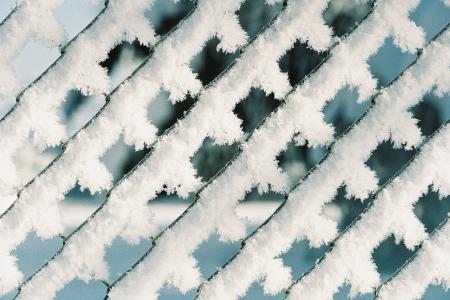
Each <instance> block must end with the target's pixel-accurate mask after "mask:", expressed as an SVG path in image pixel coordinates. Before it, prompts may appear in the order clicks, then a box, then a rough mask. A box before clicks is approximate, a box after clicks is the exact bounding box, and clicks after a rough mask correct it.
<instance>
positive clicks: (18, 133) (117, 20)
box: [0, 0, 155, 206]
mask: <svg viewBox="0 0 450 300" xmlns="http://www.w3.org/2000/svg"><path fill="white" fill-rule="evenodd" d="M28 2H30V3H39V2H42V1H28ZM47 2H48V3H56V2H58V1H47ZM152 2H153V0H133V1H132V2H130V3H128V4H124V3H123V1H120V0H110V1H108V2H106V7H105V8H104V9H103V10H102V12H101V13H100V14H99V15H98V16H97V17H96V18H95V19H94V20H93V21H92V22H91V23H90V24H89V25H88V26H87V27H86V28H85V29H84V30H83V31H82V32H81V33H79V34H78V35H76V36H75V37H74V38H73V39H72V40H71V41H70V42H69V43H68V44H67V45H66V46H64V48H62V55H61V56H60V57H59V58H58V59H57V60H56V61H55V62H54V63H53V64H52V66H50V67H49V68H48V69H47V70H46V71H45V72H44V73H43V74H42V75H41V76H39V78H37V79H36V80H35V81H34V82H32V83H31V84H30V85H29V86H28V87H27V88H25V89H24V90H23V91H22V92H21V93H20V94H19V96H18V97H17V103H16V105H15V106H14V107H13V108H12V109H11V111H10V112H9V113H8V114H7V115H6V116H5V117H3V118H2V119H1V121H0V136H1V137H2V138H1V140H0V156H1V157H2V159H1V161H0V169H1V170H2V172H0V190H1V196H2V197H5V196H7V195H10V194H14V193H15V192H16V189H17V187H19V186H20V185H22V184H23V182H22V180H21V178H20V176H19V174H18V172H17V169H16V160H18V159H20V157H16V156H17V152H18V150H19V149H20V148H21V147H22V146H23V145H24V143H26V142H27V141H28V139H29V136H30V133H32V139H33V142H34V143H35V144H36V145H37V146H38V147H39V148H40V149H45V148H46V147H48V146H55V145H58V144H60V143H61V142H62V141H63V140H65V139H67V133H66V128H65V126H64V125H63V124H62V122H61V120H60V117H59V108H60V105H61V104H62V102H63V101H64V100H65V97H66V95H67V93H68V92H69V91H70V90H72V89H78V90H80V91H81V92H82V93H83V94H85V95H94V94H95V95H101V94H105V93H108V92H109V90H110V81H109V77H108V76H107V71H106V69H104V68H102V67H101V66H100V65H99V63H100V62H101V61H103V60H104V59H105V58H106V57H107V55H108V52H109V50H110V49H112V48H113V47H114V46H116V45H117V44H119V43H120V42H121V41H124V40H126V41H129V42H132V41H133V40H135V39H138V40H139V41H140V42H141V43H142V44H145V45H148V44H150V43H153V42H154V41H155V34H154V31H153V29H152V27H151V26H150V24H149V23H148V21H147V20H146V19H145V16H144V11H145V9H146V8H148V7H150V5H151V3H152ZM130 4H132V5H130ZM29 5H31V6H32V4H29ZM20 7H21V6H19V8H20ZM25 7H28V6H25ZM32 7H33V6H32ZM29 9H31V8H29ZM27 11H28V10H27ZM32 11H33V10H32ZM27 16H28V15H23V16H22V18H24V20H25V21H23V22H22V23H27V21H26V20H27V19H26V18H27ZM38 16H39V15H38ZM33 18H34V17H33ZM33 18H31V19H33ZM35 26H37V25H35ZM1 28H2V27H0V30H1ZM40 29H41V30H44V29H45V28H40ZM0 51H1V50H0ZM0 53H1V52H0ZM86 53H89V54H88V55H87V54H86ZM0 56H1V55H0ZM0 60H1V58H0ZM0 72H1V71H0ZM0 201H2V199H0ZM2 206H4V205H3V204H2Z"/></svg>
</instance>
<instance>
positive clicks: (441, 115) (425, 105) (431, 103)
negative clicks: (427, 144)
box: [410, 92, 450, 136]
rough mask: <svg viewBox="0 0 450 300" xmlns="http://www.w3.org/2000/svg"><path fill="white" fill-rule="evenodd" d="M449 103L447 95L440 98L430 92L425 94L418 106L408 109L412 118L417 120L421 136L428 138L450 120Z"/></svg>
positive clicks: (449, 99)
mask: <svg viewBox="0 0 450 300" xmlns="http://www.w3.org/2000/svg"><path fill="white" fill-rule="evenodd" d="M449 102H450V96H449V95H445V96H444V97H442V98H440V97H438V96H436V95H435V94H434V92H431V93H428V94H426V95H425V96H424V97H423V100H422V101H421V102H420V103H419V104H418V105H416V106H414V107H413V108H412V109H410V111H411V112H412V114H413V116H414V118H415V119H417V120H419V122H418V124H417V125H418V126H419V128H420V130H421V132H422V134H423V135H425V136H430V135H431V134H433V132H435V131H436V130H437V129H438V128H439V127H440V126H441V125H443V124H444V123H445V122H447V121H448V120H450V108H449V105H448V104H449Z"/></svg>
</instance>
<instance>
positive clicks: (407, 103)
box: [199, 29, 450, 299]
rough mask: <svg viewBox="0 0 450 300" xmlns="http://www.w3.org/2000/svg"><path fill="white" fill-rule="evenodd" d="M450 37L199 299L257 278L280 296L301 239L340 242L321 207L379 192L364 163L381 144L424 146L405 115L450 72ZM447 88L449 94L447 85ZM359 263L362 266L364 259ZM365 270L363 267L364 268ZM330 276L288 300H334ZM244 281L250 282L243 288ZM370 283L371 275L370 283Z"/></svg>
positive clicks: (378, 102) (398, 84)
mask: <svg viewBox="0 0 450 300" xmlns="http://www.w3.org/2000/svg"><path fill="white" fill-rule="evenodd" d="M449 36H450V33H449V30H448V29H447V30H446V31H444V32H443V33H442V34H441V35H440V36H439V38H438V40H436V41H434V42H432V43H431V44H430V45H429V46H427V47H426V48H425V49H424V50H423V52H422V54H421V55H420V58H419V59H418V60H417V61H416V62H415V64H414V65H413V66H411V67H410V68H409V69H408V70H407V71H405V72H404V73H403V74H402V75H401V76H400V77H399V78H397V79H396V80H395V81H394V82H393V83H392V84H391V85H390V86H389V87H387V88H386V89H384V90H382V91H381V92H380V93H379V94H378V95H377V97H376V98H375V104H374V105H373V106H372V107H371V108H370V109H369V110H368V111H367V112H366V113H365V115H364V116H363V117H362V118H361V119H360V120H359V121H358V122H357V123H355V124H354V125H353V126H352V127H351V129H350V130H349V131H348V132H347V133H346V134H344V135H343V136H342V137H340V138H339V139H338V140H337V141H336V142H335V143H334V144H333V146H332V149H331V150H330V152H329V153H328V155H327V157H326V158H325V159H324V160H323V161H322V162H321V163H320V164H319V165H317V166H316V167H315V168H314V169H313V170H312V171H310V172H309V173H308V175H307V176H306V177H305V178H304V179H303V180H302V181H301V182H300V183H299V184H298V185H297V186H296V187H294V189H293V190H292V191H291V192H290V194H289V197H288V198H287V200H286V201H285V202H284V203H283V204H282V205H281V206H280V208H279V209H277V211H276V212H275V213H274V214H273V215H272V216H271V217H270V218H269V220H267V221H266V222H264V223H263V224H262V225H261V226H260V227H259V228H258V229H257V230H256V231H255V232H254V233H253V234H252V235H250V236H249V237H248V238H247V239H245V241H244V242H243V246H242V248H241V250H240V251H239V252H238V254H236V255H235V256H234V257H233V258H232V259H231V260H230V261H229V262H228V263H227V264H226V265H225V267H224V269H223V270H220V271H219V272H218V273H217V274H216V275H215V276H213V277H212V278H211V279H210V281H209V282H208V284H206V285H205V286H204V287H203V288H202V289H201V292H200V297H199V298H201V299H208V298H210V297H214V296H217V295H218V294H220V293H224V292H228V293H229V291H230V289H231V287H233V288H234V289H235V290H236V291H238V292H237V293H236V294H233V295H236V296H240V295H242V294H243V292H245V289H246V288H248V286H249V285H250V283H251V282H253V281H255V280H260V279H264V281H265V283H264V289H265V291H266V292H267V293H271V294H276V293H278V292H280V291H281V290H282V289H283V288H286V287H287V286H288V285H289V284H290V281H291V274H290V269H289V268H287V267H285V266H284V265H283V263H282V260H281V259H280V258H278V257H279V255H281V254H282V253H284V252H286V251H287V250H288V249H289V248H290V247H291V245H292V243H294V242H295V241H296V240H302V239H304V238H307V239H308V240H309V241H310V244H311V245H312V246H319V245H321V244H323V243H326V242H329V241H330V240H331V239H333V238H334V237H335V236H336V224H335V222H333V221H331V220H329V219H327V218H326V217H325V216H324V215H323V214H322V209H323V205H324V204H325V203H327V202H329V201H331V200H332V199H333V197H334V195H335V194H336V191H337V189H338V188H339V187H340V186H342V185H345V187H346V190H347V197H348V198H351V197H355V198H360V199H364V198H366V197H367V196H368V195H369V194H370V193H371V192H373V191H374V190H375V189H376V188H377V178H376V176H375V173H374V172H373V171H372V170H370V169H369V168H368V167H367V166H366V165H365V161H367V159H368V158H369V157H370V154H371V153H372V152H373V151H374V150H375V149H376V147H377V146H378V144H379V143H381V142H382V141H386V140H389V139H391V140H392V142H393V143H394V146H396V147H401V146H405V147H412V146H415V145H417V144H418V143H419V142H420V141H421V133H420V130H419V129H418V128H417V126H416V121H415V120H414V119H413V118H412V116H411V115H410V114H409V113H408V109H409V108H410V107H412V106H414V105H416V104H417V103H418V102H419V101H420V99H421V97H422V96H423V95H424V94H425V93H426V92H427V91H429V90H431V89H432V88H433V86H435V85H436V84H438V85H439V83H440V79H441V78H445V76H446V75H447V74H448V71H449V63H450V56H449V54H448V53H449V52H448V50H449V47H450V44H449V42H450V39H449ZM445 89H446V90H448V86H447V87H445ZM404 212H405V210H402V214H401V216H398V215H397V217H398V218H399V220H400V219H402V218H403V217H404V218H403V219H402V221H403V220H405V221H406V220H410V219H411V218H409V219H408V218H407V217H408V216H409V215H408V214H406V213H405V214H404ZM410 213H412V212H410ZM411 223H413V222H411ZM413 224H415V223H413ZM414 229H416V227H414ZM408 238H410V235H409V236H408ZM408 242H409V241H407V243H408ZM350 257H352V258H354V257H353V256H350ZM355 265H356V266H359V265H360V264H359V261H358V264H355ZM366 265H367V264H362V267H361V268H363V267H365V266H366ZM329 272H330V274H327V276H326V278H327V279H326V280H321V282H320V288H319V285H314V286H312V287H311V286H309V285H306V286H305V288H304V289H301V290H300V289H299V290H298V292H297V290H296V289H292V290H291V293H290V294H289V297H292V298H293V299H296V298H304V299H328V298H331V297H332V295H333V292H334V291H335V290H334V289H331V288H330V289H328V287H330V286H331V287H334V284H335V282H334V281H333V280H332V278H333V275H334V274H337V275H339V274H341V273H340V272H339V270H334V269H333V270H331V271H329ZM237 274H239V276H237ZM362 277H366V276H359V277H352V279H354V280H360V281H357V283H361V282H363V281H364V279H363V278H362ZM238 278H239V279H238ZM243 278H245V283H242V281H243ZM328 278H330V280H329V282H328ZM371 278H372V277H371V276H367V279H368V280H369V279H371ZM324 281H325V282H324ZM352 288H353V289H355V290H356V291H358V292H366V291H367V286H365V285H361V286H358V285H356V284H355V285H354V286H352ZM336 289H337V287H336Z"/></svg>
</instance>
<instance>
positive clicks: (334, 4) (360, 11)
mask: <svg viewBox="0 0 450 300" xmlns="http://www.w3.org/2000/svg"><path fill="white" fill-rule="evenodd" d="M372 5H373V1H346V0H334V1H331V2H330V3H329V5H328V7H327V9H326V10H325V12H324V14H323V18H324V19H325V23H326V24H327V25H328V26H330V27H331V28H333V33H334V34H335V35H336V36H339V37H340V36H343V35H344V34H346V33H348V32H350V31H351V30H352V29H353V28H354V27H355V26H356V24H357V23H358V22H360V21H361V20H362V19H364V17H365V16H366V15H367V14H368V13H369V12H370V10H371V8H372Z"/></svg>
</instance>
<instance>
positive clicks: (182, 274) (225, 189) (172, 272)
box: [109, 1, 423, 299]
mask: <svg viewBox="0 0 450 300" xmlns="http://www.w3.org/2000/svg"><path fill="white" fill-rule="evenodd" d="M392 4H393V3H392V2H389V1H388V2H384V1H383V3H382V4H380V5H379V6H378V8H377V9H378V10H376V11H377V13H376V14H375V16H376V17H369V18H368V19H367V20H366V22H364V23H363V24H362V25H361V26H362V27H361V26H360V28H358V29H359V31H358V29H357V31H356V32H358V34H357V33H355V34H354V35H350V36H349V37H347V38H346V39H345V40H344V42H343V43H342V46H341V45H339V46H337V47H336V48H334V49H333V51H332V53H333V54H332V55H331V58H330V59H329V60H328V61H327V62H326V63H325V64H323V65H322V67H321V68H320V69H318V71H317V72H316V73H315V74H313V75H312V76H311V77H310V78H309V79H307V80H306V81H305V82H304V83H303V84H302V85H301V86H300V87H299V88H298V89H297V90H296V91H295V92H293V93H292V94H290V95H289V97H288V99H287V101H286V103H285V104H283V105H282V106H281V107H280V108H279V109H278V110H277V111H276V112H275V113H273V114H272V115H271V117H270V118H269V119H268V120H266V122H265V124H264V125H262V126H260V128H259V129H258V130H256V131H255V132H254V133H253V135H252V136H251V138H250V140H249V141H248V142H247V143H245V145H244V146H243V147H242V153H241V155H240V156H239V157H238V158H237V159H235V160H234V161H233V162H232V163H231V164H229V165H228V167H227V168H226V169H225V170H224V171H223V172H222V173H221V174H220V175H219V176H217V177H216V178H215V179H214V180H213V181H211V183H210V184H209V185H208V186H207V187H206V188H204V189H203V190H202V191H201V193H200V194H199V199H198V200H197V201H196V202H195V203H194V204H193V205H192V206H191V207H190V208H189V209H188V210H187V211H186V212H185V213H183V215H182V216H181V217H180V218H179V219H178V220H177V221H176V222H175V223H174V224H172V225H171V226H170V227H169V228H168V229H167V230H165V231H164V232H163V233H162V234H161V235H159V236H158V237H157V238H156V239H155V240H154V246H153V248H152V249H151V250H150V251H148V252H147V253H146V255H145V256H144V257H143V258H142V259H141V260H139V262H138V263H136V264H135V265H134V266H133V267H132V269H131V271H129V272H128V273H126V274H125V275H124V276H123V277H122V278H121V279H120V280H119V281H117V282H116V283H115V284H114V285H113V287H112V288H111V290H110V292H109V296H110V297H111V298H113V299H120V298H121V297H123V296H124V295H126V294H127V293H129V292H131V291H133V292H134V293H136V292H137V293H139V295H141V294H140V293H142V295H144V293H149V295H155V294H157V291H158V289H159V288H160V287H161V286H162V285H163V284H164V283H165V282H166V281H169V282H171V283H172V284H174V285H175V286H177V287H180V286H181V287H182V291H186V290H188V289H189V288H192V287H193V286H195V283H198V281H199V280H200V277H201V276H200V274H199V271H198V269H197V267H196V260H195V259H194V258H193V256H192V252H193V251H194V250H195V249H196V248H197V247H198V246H199V245H200V244H201V242H203V241H205V240H206V239H207V238H208V236H209V235H210V234H211V233H212V232H214V231H215V229H216V228H218V231H219V233H220V234H221V238H222V239H225V240H236V239H239V238H240V237H241V236H242V235H243V234H245V224H243V223H242V221H241V220H239V218H238V217H237V216H236V214H235V213H234V206H236V205H237V203H238V201H239V200H240V199H242V198H243V197H244V195H245V193H246V192H248V191H249V190H250V189H251V188H252V187H254V186H258V188H259V189H260V190H262V191H264V190H267V189H268V188H269V186H270V187H271V188H272V189H273V190H278V191H283V190H284V189H286V181H287V180H283V179H285V176H284V175H283V174H282V173H281V172H280V170H279V168H278V167H277V163H276V156H277V154H278V153H279V152H280V151H281V150H282V149H283V148H284V147H285V146H286V144H287V143H288V142H289V140H290V139H291V138H292V136H293V135H294V134H295V133H296V132H299V131H300V132H302V134H303V135H304V136H303V137H304V138H306V139H308V141H309V142H310V143H312V144H314V145H317V144H320V143H326V142H328V141H329V140H330V139H331V137H332V130H330V129H329V126H328V125H327V124H325V123H324V121H323V114H322V112H321V110H322V108H323V106H325V104H326V103H327V101H329V100H330V99H332V98H333V96H334V95H335V93H336V92H337V91H338V90H339V89H340V87H342V86H346V85H351V86H356V87H358V88H359V91H360V96H361V98H363V99H364V98H365V97H367V96H369V95H370V94H372V93H373V92H374V89H375V82H374V80H373V79H372V78H371V76H370V73H369V72H368V71H367V69H368V68H367V67H366V65H365V64H364V63H365V61H366V60H367V59H368V57H369V56H370V55H371V54H373V53H375V52H376V50H377V49H378V48H379V47H381V45H382V43H383V41H384V39H385V38H386V37H387V36H388V35H390V34H391V33H392V32H393V33H395V36H396V39H395V40H396V42H397V43H399V42H400V43H399V44H401V45H405V44H403V43H401V42H404V41H405V39H404V38H398V35H397V33H398V32H397V31H396V30H398V27H396V26H389V25H390V24H391V23H389V22H392V24H394V23H395V21H396V20H399V19H401V20H403V21H404V20H408V18H407V15H408V12H409V10H410V9H412V8H413V7H414V6H415V5H416V4H417V3H411V4H410V6H406V7H405V6H402V7H397V6H396V9H395V10H394V11H396V12H397V13H398V15H395V16H392V15H391V14H390V13H391V10H390V11H389V14H388V13H387V7H389V5H392ZM382 12H385V13H384V14H383V13H382ZM299 19H300V18H299ZM386 22H388V23H387V24H388V25H387V26H382V24H386ZM405 23H406V22H403V24H405ZM408 24H410V26H413V24H411V23H408ZM393 28H395V31H394V30H393ZM412 28H415V29H416V27H412ZM410 32H413V33H417V34H416V35H415V36H416V37H417V38H416V39H415V40H414V39H411V36H410V37H408V38H409V41H410V43H409V44H408V48H409V49H411V50H412V49H414V48H415V47H418V46H420V45H421V43H422V41H423V36H422V33H421V32H420V30H410ZM358 40H359V43H360V44H359V43H358V42H357V41H358ZM412 42H415V43H416V44H413V43H412ZM351 51H353V52H351ZM351 58H353V59H351ZM363 62H364V63H363ZM355 66H361V68H357V69H356V70H355ZM350 70H354V73H352V72H351V71H350ZM361 77H362V78H363V79H361ZM323 82H327V86H329V90H328V89H323V88H322V87H323ZM302 98H303V99H302ZM302 100H303V101H302ZM324 128H325V129H324ZM314 130H318V131H314ZM186 232H189V234H188V235H186V234H185V233H186ZM246 265H247V263H244V264H243V266H244V268H245V266H246ZM261 266H264V264H261ZM265 271H268V269H266V270H265ZM246 276H247V273H246V272H241V273H239V274H238V275H236V277H235V280H236V285H234V284H233V285H229V286H227V287H226V288H224V289H223V290H221V291H220V293H218V294H216V295H211V297H210V298H217V297H221V296H223V295H227V297H230V298H233V295H235V293H241V292H243V291H245V289H246V286H247V284H249V282H248V280H249V278H248V277H246ZM269 288H271V287H269ZM240 289H243V291H242V290H241V291H239V290H240ZM206 298H208V297H206Z"/></svg>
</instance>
